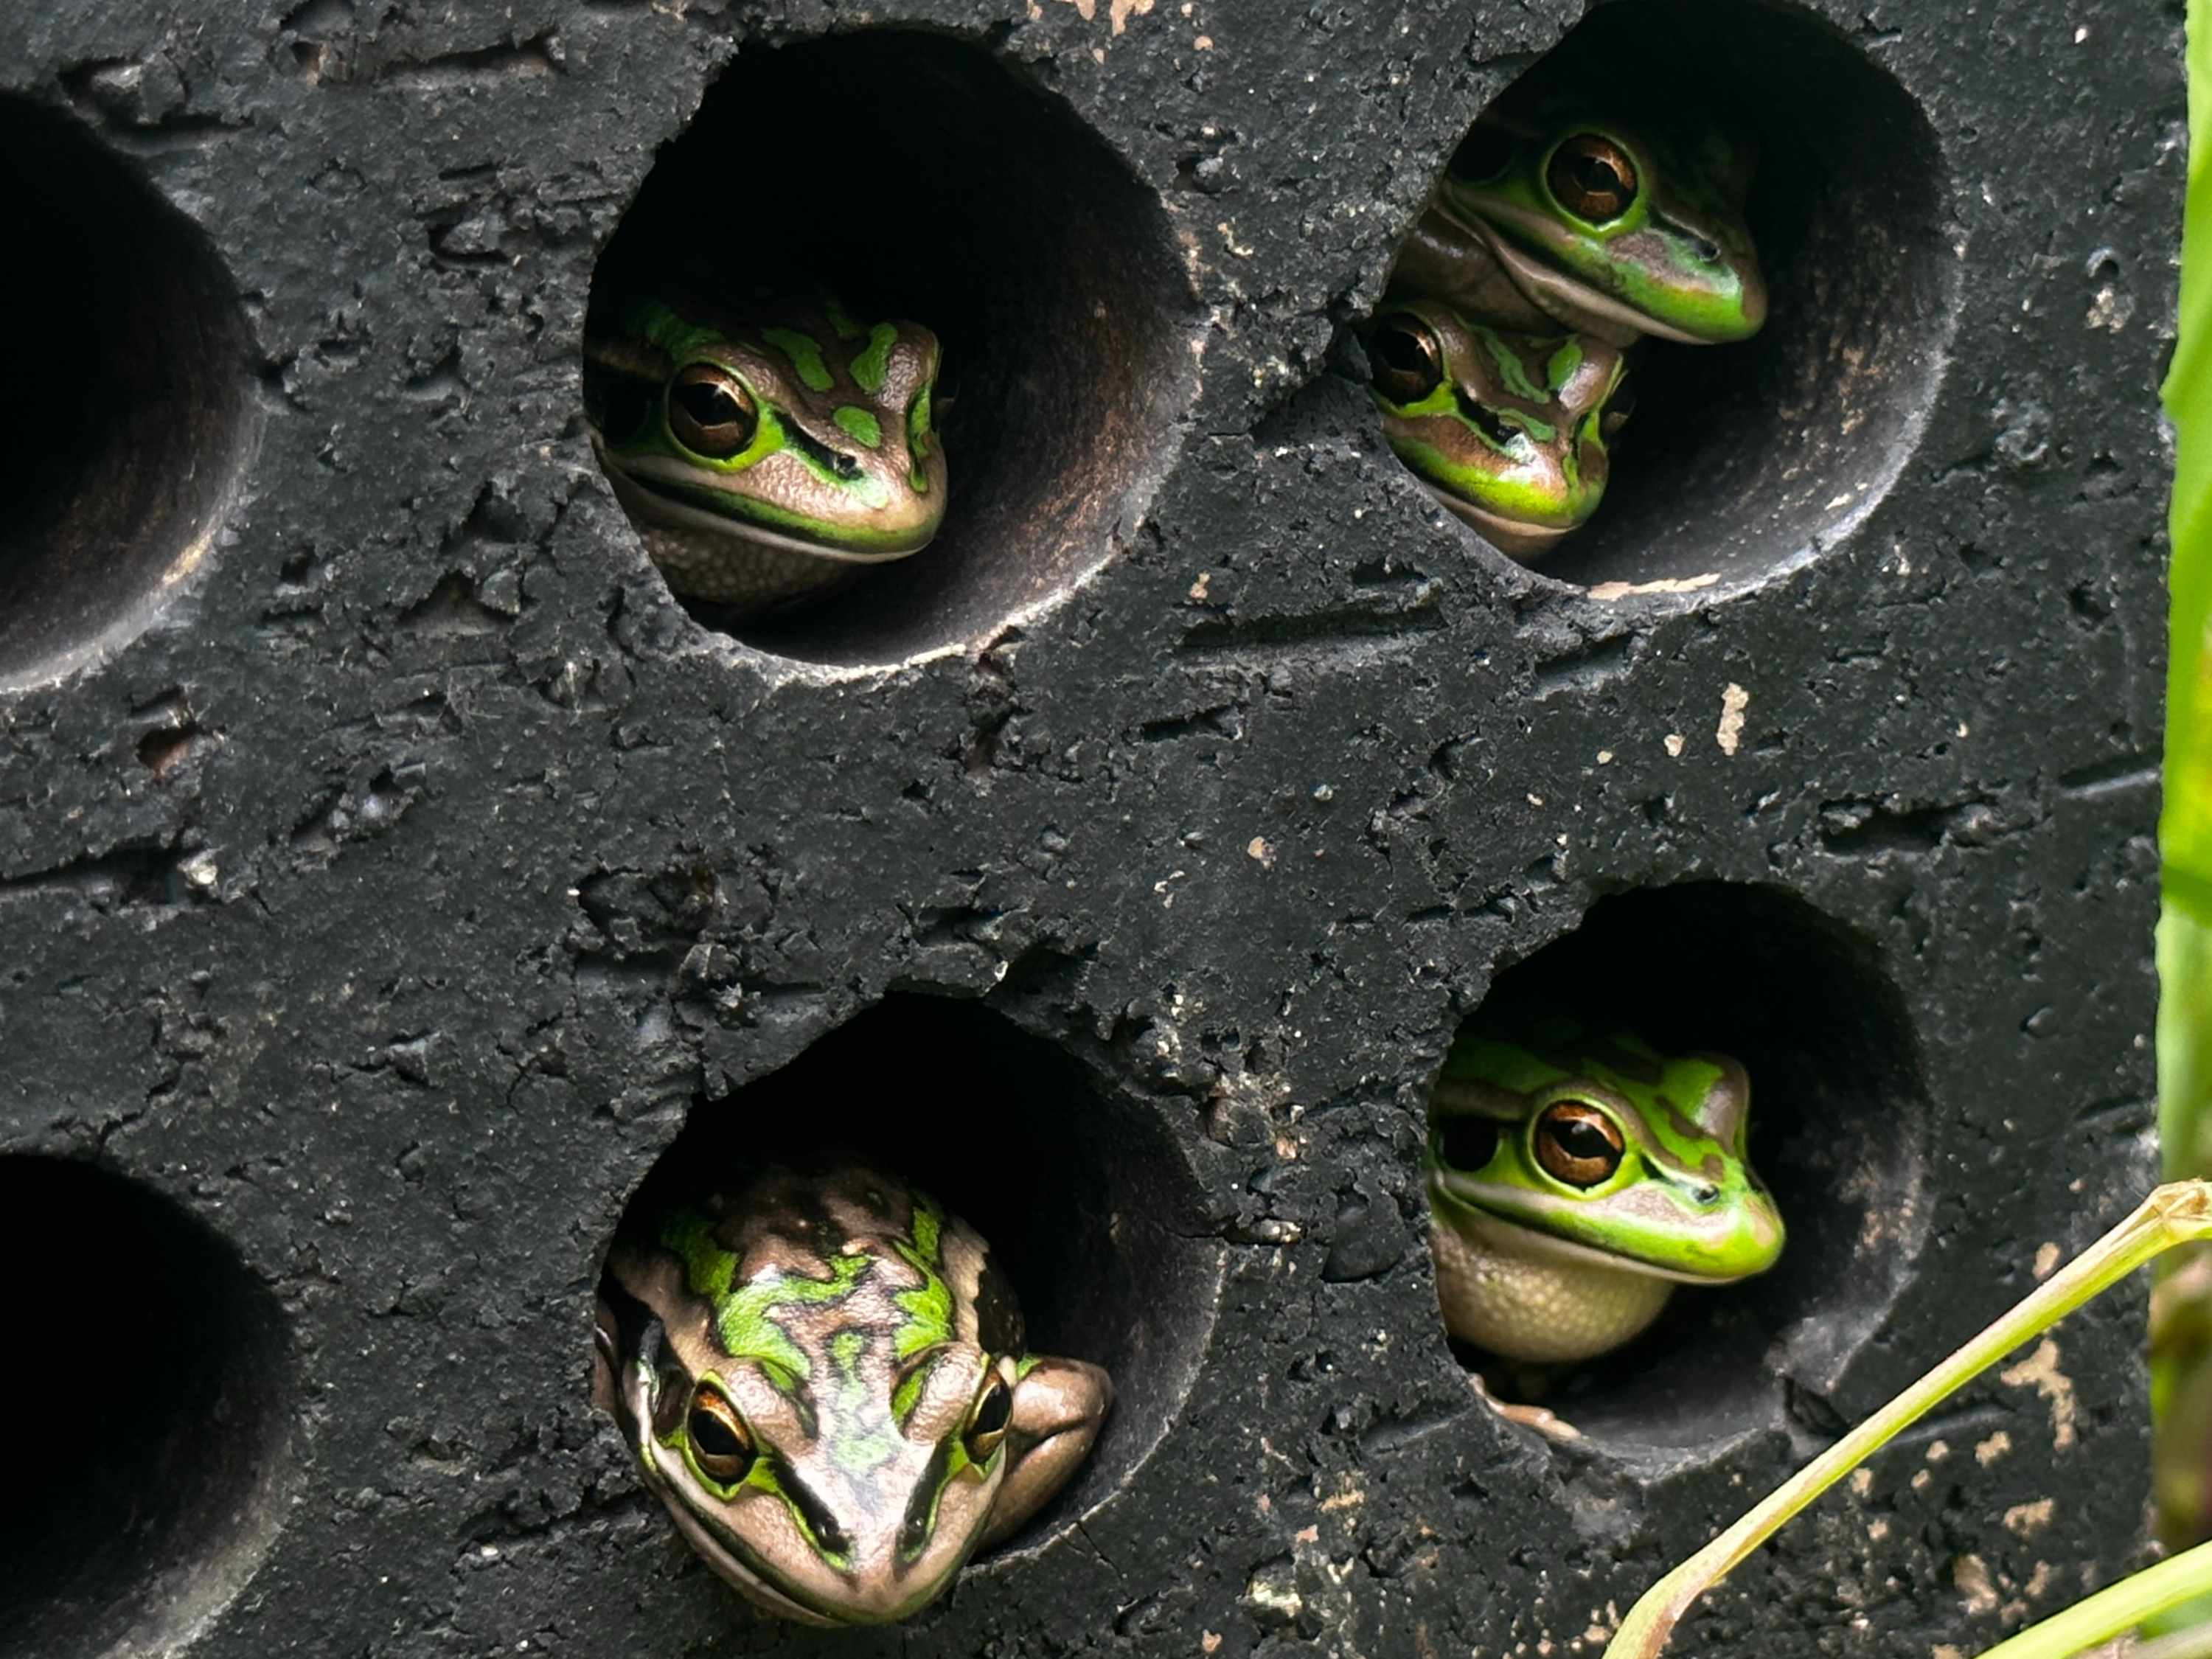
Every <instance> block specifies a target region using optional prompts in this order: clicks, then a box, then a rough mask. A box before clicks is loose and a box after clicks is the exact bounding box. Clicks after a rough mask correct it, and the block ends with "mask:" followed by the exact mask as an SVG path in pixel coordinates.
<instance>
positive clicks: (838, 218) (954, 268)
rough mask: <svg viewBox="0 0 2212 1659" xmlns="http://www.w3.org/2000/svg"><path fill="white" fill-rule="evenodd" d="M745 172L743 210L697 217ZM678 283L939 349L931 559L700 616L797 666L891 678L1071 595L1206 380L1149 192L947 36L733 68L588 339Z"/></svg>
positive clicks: (611, 261)
mask: <svg viewBox="0 0 2212 1659" xmlns="http://www.w3.org/2000/svg"><path fill="white" fill-rule="evenodd" d="M825 110H834V111H836V118H835V119H834V120H824V119H823V112H824V111H825ZM801 133H804V134H805V138H804V139H803V140H800V139H799V138H798V137H796V135H799V134H801ZM778 151H782V152H785V153H784V154H782V155H781V159H780V160H771V159H769V158H770V157H771V156H772V155H775V153H776V152H778ZM733 166H737V167H739V169H740V171H741V172H742V173H743V176H744V197H745V210H744V212H743V213H741V214H739V213H727V212H721V211H716V210H708V211H702V204H704V203H710V202H715V201H720V200H722V199H724V198H726V197H727V195H728V192H729V190H730V181H731V178H732V173H731V169H732V167H733ZM840 204H842V205H840ZM767 227H772V229H769V228H767ZM687 273H689V274H690V275H688V276H687ZM702 273H711V274H704V275H702ZM671 281H689V283H690V285H691V286H692V287H694V288H716V287H722V288H723V289H724V293H723V295H721V297H725V298H726V299H727V301H729V302H730V303H731V304H732V306H734V307H737V308H738V310H739V311H741V312H742V310H743V308H744V303H745V302H746V301H748V300H750V298H751V297H752V295H753V292H754V291H765V292H768V293H770V294H782V295H798V296H801V297H804V296H809V295H817V294H821V293H824V292H826V293H828V294H830V295H834V296H835V297H836V299H837V300H838V301H841V302H842V305H843V306H844V307H845V308H846V310H847V311H848V313H850V314H851V315H852V317H853V318H854V319H855V320H857V321H858V322H859V323H860V324H861V325H864V326H865V325H869V324H872V323H873V322H875V321H878V320H882V319H907V320H910V321H913V322H916V323H919V324H921V325H924V326H926V327H927V328H928V329H930V330H932V331H933V332H934V333H935V334H936V335H937V336H938V337H939V342H940V344H941V346H942V349H943V371H942V374H941V376H940V379H939V405H940V416H941V418H940V419H939V422H938V425H939V430H940V432H941V435H942V437H943V441H944V447H945V462H946V465H947V468H948V470H949V473H950V483H949V488H948V489H947V492H946V502H947V505H946V508H945V520H944V523H943V526H942V527H941V528H940V529H939V532H938V533H937V536H936V538H935V539H934V540H933V541H932V542H931V543H930V544H929V545H928V546H927V547H926V548H924V549H923V550H921V552H919V553H917V554H915V555H914V556H911V557H908V558H905V559H902V560H899V561H896V562H891V563H888V564H878V565H874V566H870V567H867V568H862V569H860V570H859V571H858V572H857V573H856V574H853V575H852V576H851V577H850V578H849V580H848V581H847V582H846V584H845V585H844V586H841V587H839V588H837V589H836V591H835V592H832V593H830V594H829V596H827V597H824V598H818V599H813V600H811V602H806V603H804V604H800V605H793V606H787V607H786V608H785V609H783V610H781V611H770V612H769V613H767V614H759V615H754V616H750V617H746V616H743V615H739V614H736V613H734V612H732V610H731V609H730V608H729V607H727V606H720V605H712V604H708V603H704V602H701V601H698V600H696V599H686V600H685V601H684V602H685V605H686V608H687V609H689V610H690V611H691V613H692V615H693V616H694V617H696V618H697V619H698V620H699V621H700V622H701V623H704V624H705V625H706V626H708V627H709V628H713V629H718V630H720V631H722V632H725V633H728V634H731V635H734V636H736V637H737V638H739V639H742V640H744V641H746V642H747V643H749V644H751V645H754V646H757V647H759V648H761V649H763V650H766V651H772V652H775V653H779V654H781V655H784V656H789V657H796V658H801V659H807V660H811V661H817V662H823V663H831V664H840V665H876V664H885V663H890V662H896V661H898V660H901V659H905V658H908V657H910V656H913V655H915V654H919V653H926V652H928V651H931V650H933V649H936V648H939V647H945V646H949V645H952V644H955V643H957V642H959V641H967V640H974V639H976V638H979V637H981V636H983V635H987V634H988V633H989V632H990V631H992V630H993V629H995V628H997V627H998V626H1000V625H1001V624H1003V623H1006V622H1007V621H1009V620H1011V619H1014V618H1018V617H1020V616H1021V615H1023V614H1024V613H1025V612H1027V611H1030V610H1031V609H1032V608H1034V607H1036V606H1037V605H1041V604H1042V603H1044V602H1047V601H1048V600H1051V599H1054V598H1055V597H1057V596H1059V595H1060V594H1062V593H1065V592H1067V591H1069V590H1070V589H1071V588H1072V587H1073V586H1074V585H1075V584H1076V583H1078V582H1079V581H1080V580H1082V579H1083V577H1084V576H1085V575H1086V574H1089V573H1090V572H1091V570H1092V569H1094V568H1097V566H1098V564H1100V563H1101V562H1103V560H1104V558H1105V557H1106V556H1107V555H1108V553H1109V551H1110V550H1111V548H1112V547H1113V545H1114V544H1115V540H1116V538H1119V537H1121V536H1125V535H1126V534H1127V532H1128V531H1129V529H1130V528H1131V526H1133V522H1134V520H1135V516H1136V514H1137V513H1138V512H1139V511H1140V510H1141V507H1142V506H1143V503H1144V501H1146V498H1147V497H1148V496H1149V495H1150V492H1151V489H1152V485H1153V483H1155V481H1156V480H1157V478H1158V476H1159V474H1160V473H1161V471H1163V470H1164V466H1165V465H1166V462H1167V460H1168V459H1169V454H1170V449H1171V447H1172V443H1173V441H1174V438H1175V435H1176V432H1177V430H1178V416H1179V415H1180V413H1181V411H1182V407H1183V405H1184V404H1185V403H1186V402H1187V401H1188V397H1189V395H1190V392H1191V389H1192V386H1193V384H1194V377H1193V374H1192V368H1191V356H1190V352H1189V349H1188V344H1187V339H1188V333H1189V330H1190V327H1191V326H1192V323H1191V316H1190V312H1191V306H1192V301H1191V299H1190V295H1189V287H1188V279H1187V277H1186V276H1185V275H1184V272H1183V268H1182V258H1181V257H1180V256H1179V254H1178V252H1177V251H1176V242H1175V239H1174V235H1173V233H1172V231H1171V229H1170V226H1169V224H1168V222H1167V219H1166V216H1165V215H1164V213H1163V211H1162V210H1161V207H1160V204H1159V201H1158V197H1157V196H1155V195H1154V193H1153V192H1152V191H1151V190H1150V189H1148V188H1147V187H1146V186H1145V185H1142V184H1141V183H1139V180H1138V179H1136V177H1135V176H1134V175H1133V173H1131V172H1130V171H1129V170H1128V168H1127V167H1125V166H1124V165H1123V163H1122V162H1121V159H1120V158H1119V157H1118V156H1117V155H1115V153H1114V152H1113V151H1112V150H1111V149H1109V148H1108V147H1107V146H1106V144H1105V143H1103V141H1101V140H1100V139H1099V138H1098V137H1097V135H1096V134H1094V133H1093V132H1092V131H1091V130H1090V129H1089V128H1088V127H1086V126H1085V125H1084V124H1083V123H1082V121H1081V120H1080V119H1079V118H1078V117H1077V116H1076V114H1075V113H1074V112H1073V111H1072V110H1070V109H1069V108H1068V106H1066V104H1065V103H1063V102H1062V101H1061V100H1060V99H1058V98H1057V97H1055V96H1054V95H1052V94H1048V93H1047V92H1045V91H1043V90H1042V89H1041V88H1038V87H1037V86H1036V84H1035V83H1034V82H1032V81H1031V80H1030V79H1029V78H1028V77H1027V76H1026V75H1025V74H1024V73H1023V72H1020V71H1019V70H1016V69H1014V68H1012V67H1010V66H1009V65H1007V64H1005V63H1003V62H1001V61H1000V59H999V58H995V57H994V56H992V55H991V54H990V53H989V52H986V51H984V50H982V49H981V48H980V47H977V46H970V45H968V44H966V43H964V42H963V41H961V40H956V39H953V38H951V37H950V36H946V35H939V34H929V33H910V32H905V31H896V30H886V31H862V32H860V33H851V34H843V35H838V36H836V37H834V38H831V39H827V40H810V41H805V42H801V43H799V44H796V45H792V46H779V47H774V48H767V47H763V48H752V49H747V50H745V51H744V52H740V53H739V54H738V58H737V60H736V61H735V63H734V64H732V66H731V68H730V69H729V70H727V71H726V72H725V74H724V75H723V76H722V77H721V78H720V80H719V81H718V82H716V83H715V84H714V87H713V88H711V89H710V90H709V92H708V94H707V97H706V99H705V100H704V101H703V102H702V105H701V106H700V109H699V112H698V114H697V116H696V118H694V119H693V121H692V122H691V124H690V126H689V127H687V128H686V129H685V130H684V132H683V133H682V134H681V135H680V136H679V137H677V138H676V139H674V140H673V141H671V143H668V144H667V145H666V146H665V147H664V148H663V149H662V150H661V152H660V155H659V158H658V159H657V160H656V161H655V162H654V163H653V169H652V171H651V172H650V173H648V174H647V177H646V179H645V181H644V183H643V185H641V187H640V188H639V190H638V192H637V196H636V198H635V201H634V202H633V203H632V204H630V206H629V209H628V210H627V211H626V212H625V213H624V215H623V220H622V222H621V224H620V225H619V227H618V228H617V230H616V232H615V234H614V235H613V237H612V238H611V240H609V243H608V245H607V247H606V249H605V252H604V253H603V254H602V256H601V258H600V260H599V267H598V269H597V270H596V272H595V273H594V276H593V280H592V313H591V314H592V319H593V325H594V326H595V327H599V326H605V324H606V323H607V321H608V319H612V318H617V317H618V316H619V315H620V314H621V310H622V307H623V305H624V304H625V303H626V302H628V301H630V300H632V299H634V298H635V297H637V296H638V295H650V294H652V293H653V292H655V291H657V290H659V289H661V288H662V287H664V286H665V284H667V283H670V282H671ZM835 345H836V343H835V342H834V341H833V342H832V346H833V348H834V347H835ZM948 396H949V404H950V406H949V407H945V406H944V405H945V403H946V400H947V398H948ZM883 430H884V433H885V434H886V435H887V436H886V440H885V441H896V433H895V432H893V431H892V428H891V427H890V424H889V423H887V422H886V423H883ZM825 436H826V438H827V439H828V440H829V441H831V442H833V443H836V444H842V445H846V446H848V447H849V445H850V444H851V443H853V442H854V441H857V440H856V439H854V438H853V437H851V436H849V435H846V436H841V435H839V434H838V433H837V432H834V431H828V430H827V428H825ZM771 459H772V460H773V459H775V458H771ZM764 464H765V463H764ZM678 597H679V598H682V597H683V596H681V595H679V596H678Z"/></svg>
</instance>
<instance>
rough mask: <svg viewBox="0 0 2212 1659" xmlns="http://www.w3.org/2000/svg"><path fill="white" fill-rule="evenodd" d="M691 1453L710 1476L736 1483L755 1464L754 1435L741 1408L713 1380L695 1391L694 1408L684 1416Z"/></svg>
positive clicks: (692, 1396) (721, 1480) (724, 1484)
mask: <svg viewBox="0 0 2212 1659" xmlns="http://www.w3.org/2000/svg"><path fill="white" fill-rule="evenodd" d="M684 1434H685V1436H686V1437H689V1439H690V1442H691V1455H692V1458H693V1459H694V1461H696V1462H697V1463H698V1465H699V1470H700V1473H701V1474H704V1475H705V1476H706V1477H707V1478H708V1480H713V1481H714V1482H716V1483H717V1484H719V1485H721V1486H735V1485H737V1483H738V1481H740V1480H744V1477H745V1471H746V1470H747V1469H750V1468H751V1467H752V1462H753V1437H752V1435H751V1433H750V1431H748V1430H747V1429H746V1427H745V1420H744V1419H743V1418H742V1417H739V1416H738V1408H737V1407H735V1406H732V1404H731V1403H730V1402H729V1401H728V1400H727V1399H726V1398H725V1397H724V1396H723V1394H722V1391H721V1390H720V1389H718V1388H716V1387H715V1386H714V1384H713V1383H700V1384H699V1386H698V1387H697V1388H696V1389H693V1390H692V1391H691V1410H690V1413H689V1414H688V1415H686V1416H685V1418H684Z"/></svg>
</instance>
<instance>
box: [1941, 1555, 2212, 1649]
mask: <svg viewBox="0 0 2212 1659" xmlns="http://www.w3.org/2000/svg"><path fill="white" fill-rule="evenodd" d="M2207 1590H2212V1544H2199V1545H2198V1546H2197V1547H2196V1548H2195V1549H2192V1550H2184V1551H2183V1552H2182V1553H2180V1554H2179V1555H2172V1556H2168V1557H2167V1558H2166V1559H2165V1560H2163V1561H2160V1562H2158V1563H2157V1564H2155V1565H2152V1566H2148V1567H2145V1568H2144V1569H2143V1570H2142V1571H2141V1572H2136V1573H2130V1574H2129V1575H2128V1576H2127V1577H2125V1578H2123V1579H2121V1580H2120V1582H2119V1583H2117V1584H2107V1585H2106V1586H2105V1588H2104V1589H2100V1590H2099V1591H2098V1592H2097V1593H2096V1594H2095V1595H2088V1596H2084V1597H2083V1598H2082V1599H2081V1601H2076V1602H2075V1604H2074V1605H2073V1606H2072V1607H2068V1608H2067V1609H2066V1610H2065V1611H2064V1612H2063V1613H2052V1614H2051V1617H2050V1618H2048V1619H2045V1620H2043V1621H2042V1622H2041V1623H2040V1624H2034V1625H2030V1626H2028V1627H2027V1629H2026V1630H2024V1631H2022V1632H2021V1633H2020V1634H2019V1635H2017V1636H2011V1637H2008V1638H2005V1639H2004V1640H2003V1641H2002V1642H2000V1643H1998V1644H1996V1646H1995V1647H1993V1648H1990V1649H1987V1650H1984V1652H1983V1654H1982V1656H1981V1659H2073V1656H2074V1655H2075V1654H2077V1653H2079V1652H2081V1650H2082V1649H2084V1648H2091V1647H2094V1646H2096V1644H2098V1643H2100V1642H2103V1641H2106V1640H2108V1639H2109V1638H2112V1637H2115V1636H2118V1634H2119V1633H2120V1632H2122V1631H2124V1630H2129V1629H2132V1628H2133V1627H2134V1626H2137V1625H2140V1624H2141V1623H2142V1621H2143V1620H2146V1619H2150V1618H2154V1617H2156V1616H2157V1615H2158V1614H2160V1613H2164V1612H2165V1611H2166V1609H2167V1608H2168V1607H2179V1606H2180V1605H2181V1604H2182V1603H2183V1602H2184V1601H2188V1600H2189V1599H2190V1598H2191V1596H2194V1595H2203V1594H2204V1592H2205V1591H2207ZM2179 1635H2181V1636H2184V1637H2190V1638H2197V1640H2198V1641H2199V1642H2200V1643H2201V1642H2202V1641H2203V1640H2204V1639H2205V1638H2206V1637H2207V1635H2208V1632H2206V1631H2205V1630H2204V1629H2203V1628H2202V1627H2201V1626H2200V1627H2199V1628H2197V1629H2196V1630H2189V1631H2183V1632H2179ZM2148 1651H2149V1649H2148V1647H2139V1648H2137V1649H2136V1650H2135V1652H2134V1653H2133V1654H2132V1655H2130V1659H2142V1655H2144V1654H2146V1653H2148ZM2169 1651H2171V1650H2169ZM2188 1651H2192V1652H2200V1653H2201V1652H2203V1651H2204V1649H2203V1647H2202V1646H2198V1647H2196V1648H2193V1649H2190V1650H2188Z"/></svg>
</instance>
